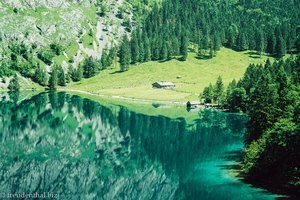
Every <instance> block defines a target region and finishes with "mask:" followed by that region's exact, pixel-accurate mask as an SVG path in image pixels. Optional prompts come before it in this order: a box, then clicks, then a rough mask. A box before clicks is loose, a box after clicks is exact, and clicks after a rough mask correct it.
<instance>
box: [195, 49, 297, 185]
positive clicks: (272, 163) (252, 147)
mask: <svg viewBox="0 0 300 200" xmlns="http://www.w3.org/2000/svg"><path fill="white" fill-rule="evenodd" d="M299 78H300V55H298V56H294V57H290V58H289V59H287V60H286V61H283V60H279V61H277V62H274V63H272V64H271V62H270V61H269V60H267V62H266V63H265V65H264V66H262V65H252V64H251V65H250V66H249V67H248V68H247V70H246V72H245V74H244V77H243V78H241V79H240V80H239V81H236V80H233V81H232V82H231V83H230V84H229V85H228V87H227V88H226V89H225V87H224V84H223V83H222V78H221V77H219V78H218V80H217V81H216V83H215V84H214V85H212V84H210V85H209V86H207V87H206V88H205V89H204V91H203V92H202V94H201V96H202V98H203V100H204V101H205V102H206V103H217V104H218V105H219V107H222V108H223V109H226V110H228V111H230V112H245V113H247V114H248V116H249V118H250V121H249V122H248V133H247V136H246V148H245V149H244V152H243V153H244V155H243V165H242V169H243V172H244V173H245V177H246V178H247V179H250V180H256V181H258V180H259V181H263V182H269V183H273V184H274V183H276V186H281V187H284V188H285V190H288V189H291V188H292V189H291V190H292V191H296V188H297V189H299V186H300V170H299V166H300V155H299V147H300V134H299V133H300V121H299V120H300V79H299Z"/></svg>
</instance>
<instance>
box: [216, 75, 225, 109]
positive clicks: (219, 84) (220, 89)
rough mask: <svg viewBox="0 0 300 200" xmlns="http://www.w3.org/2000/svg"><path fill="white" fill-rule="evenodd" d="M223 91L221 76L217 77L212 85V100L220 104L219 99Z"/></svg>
mask: <svg viewBox="0 0 300 200" xmlns="http://www.w3.org/2000/svg"><path fill="white" fill-rule="evenodd" d="M223 93H224V84H223V80H222V78H221V76H219V77H218V79H217V82H216V84H215V86H214V101H215V102H217V103H218V105H219V104H220V101H221V99H222V97H223Z"/></svg>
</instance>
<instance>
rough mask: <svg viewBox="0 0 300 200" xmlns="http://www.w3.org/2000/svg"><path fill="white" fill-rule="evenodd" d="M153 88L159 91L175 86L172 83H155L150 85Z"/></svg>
mask: <svg viewBox="0 0 300 200" xmlns="http://www.w3.org/2000/svg"><path fill="white" fill-rule="evenodd" d="M152 87H153V88H159V89H173V88H175V87H176V85H175V84H174V83H172V82H164V81H161V82H155V83H153V84H152Z"/></svg>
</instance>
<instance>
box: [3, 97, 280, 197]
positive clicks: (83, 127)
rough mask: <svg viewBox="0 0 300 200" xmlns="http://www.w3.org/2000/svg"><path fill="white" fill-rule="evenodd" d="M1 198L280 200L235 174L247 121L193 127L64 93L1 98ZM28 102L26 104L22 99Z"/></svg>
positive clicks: (204, 116) (229, 118) (214, 116)
mask: <svg viewBox="0 0 300 200" xmlns="http://www.w3.org/2000/svg"><path fill="white" fill-rule="evenodd" d="M0 96H1V101H0V154H1V155H0V157H1V159H0V193H2V194H8V193H16V194H17V193H25V194H33V193H39V194H42V193H44V192H46V193H48V192H50V193H53V194H58V195H59V199H84V200H88V199H104V200H112V199H129V200H130V199H134V200H135V199H141V200H148V199H149V200H150V199H151V200H156V199H162V200H164V199H191V200H194V199H195V200H198V199H199V200H202V199H203V200H206V199H216V200H218V199H228V200H229V199H230V200H234V199H236V200H244V199H245V200H246V199H274V198H275V196H274V195H272V194H270V193H267V192H265V191H263V190H261V189H257V188H253V187H251V186H250V185H247V184H244V183H243V182H241V181H240V180H238V179H237V178H235V177H234V176H233V175H231V174H232V173H231V169H232V168H234V167H235V164H236V160H237V159H238V157H237V155H238V154H237V152H238V151H239V150H240V149H241V148H242V147H243V134H244V132H245V123H246V120H247V119H246V117H245V116H242V115H236V114H225V113H221V112H216V111H209V110H206V111H201V112H199V118H198V119H197V120H195V121H194V123H192V124H188V123H187V122H186V121H185V119H184V118H180V119H170V118H167V117H163V116H147V115H144V114H139V113H135V112H131V111H129V110H128V109H126V108H125V107H110V108H108V107H105V106H102V105H101V104H99V103H96V102H93V101H91V100H88V99H83V98H81V97H79V96H75V95H70V94H66V93H42V94H39V95H35V96H30V98H25V99H24V97H23V96H24V95H23V96H22V93H21V94H19V95H17V94H13V93H12V94H10V95H8V94H2V95H0ZM22 97H23V99H22Z"/></svg>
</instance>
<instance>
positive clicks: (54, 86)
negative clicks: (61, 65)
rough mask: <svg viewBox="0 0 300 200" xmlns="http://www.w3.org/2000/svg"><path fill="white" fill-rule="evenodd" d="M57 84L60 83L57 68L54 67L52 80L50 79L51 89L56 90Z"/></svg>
mask: <svg viewBox="0 0 300 200" xmlns="http://www.w3.org/2000/svg"><path fill="white" fill-rule="evenodd" d="M57 83H58V78H57V68H56V67H55V66H54V67H52V72H51V75H50V79H49V89H50V90H56V89H57Z"/></svg>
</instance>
